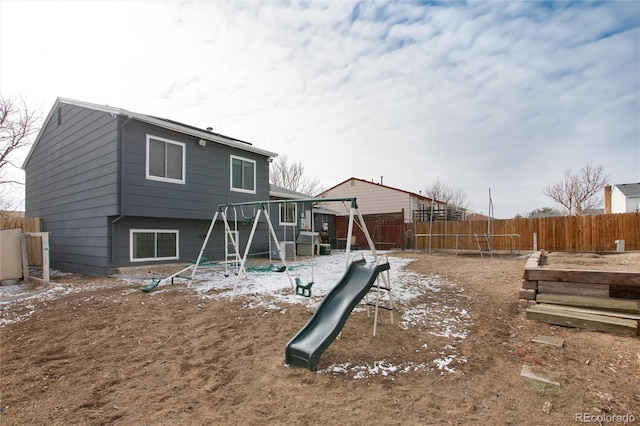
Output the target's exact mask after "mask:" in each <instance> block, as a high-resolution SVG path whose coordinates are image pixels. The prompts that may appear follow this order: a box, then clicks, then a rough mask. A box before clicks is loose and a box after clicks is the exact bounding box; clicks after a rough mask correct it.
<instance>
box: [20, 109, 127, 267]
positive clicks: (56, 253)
mask: <svg viewBox="0 0 640 426" xmlns="http://www.w3.org/2000/svg"><path fill="white" fill-rule="evenodd" d="M59 107H60V108H61V117H62V121H61V124H60V125H58V120H57V116H56V114H54V115H53V119H51V120H50V121H49V122H48V123H46V128H45V129H44V130H43V131H42V133H41V136H40V140H39V141H38V145H37V146H36V148H35V149H34V151H33V152H32V153H31V156H30V158H29V161H28V163H27V164H26V165H25V175H26V194H25V207H26V214H27V216H32V217H40V218H41V219H42V229H43V231H46V232H49V233H50V246H51V250H50V260H51V267H52V268H57V269H61V270H72V271H78V272H87V273H95V274H98V275H103V274H104V273H105V271H107V270H108V263H107V262H108V256H107V254H108V229H109V228H108V226H107V220H106V217H107V216H109V215H113V214H116V212H117V209H118V185H117V183H118V173H117V170H118V163H117V158H118V157H117V128H118V120H117V118H115V117H112V116H111V115H109V114H106V113H103V112H99V111H94V110H89V109H85V108H80V107H76V106H73V105H67V104H62V103H61V104H59Z"/></svg>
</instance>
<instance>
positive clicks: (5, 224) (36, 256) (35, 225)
mask: <svg viewBox="0 0 640 426" xmlns="http://www.w3.org/2000/svg"><path fill="white" fill-rule="evenodd" d="M15 228H22V232H40V218H37V217H0V230H1V229H15ZM27 257H28V259H29V265H34V266H42V241H41V240H40V238H34V237H27Z"/></svg>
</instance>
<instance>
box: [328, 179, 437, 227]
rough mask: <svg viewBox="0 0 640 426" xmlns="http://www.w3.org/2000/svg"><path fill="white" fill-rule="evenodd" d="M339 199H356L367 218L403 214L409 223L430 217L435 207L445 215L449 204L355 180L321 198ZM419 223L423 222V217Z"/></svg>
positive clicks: (335, 208) (333, 206) (338, 207)
mask: <svg viewBox="0 0 640 426" xmlns="http://www.w3.org/2000/svg"><path fill="white" fill-rule="evenodd" d="M338 197H356V198H357V200H358V207H359V209H360V211H361V212H362V213H363V214H366V215H371V214H387V213H399V212H403V217H404V222H405V223H411V222H413V221H414V220H415V218H414V215H416V214H417V215H418V216H420V215H421V214H422V215H427V214H428V213H429V212H430V211H431V209H432V207H433V209H435V211H443V210H444V209H445V208H446V204H445V203H443V202H441V201H437V200H432V199H431V198H429V197H426V196H424V195H422V194H416V193H415V192H409V191H405V190H403V189H398V188H393V187H391V186H387V185H384V184H382V182H381V183H375V182H369V181H366V180H363V179H358V178H355V177H351V178H349V179H347V180H345V181H343V182H340V183H339V184H337V185H335V186H333V187H331V188H329V189H327V190H325V191H324V192H322V193H321V194H319V195H318V198H338ZM324 204H326V205H327V206H328V207H329V208H331V209H333V210H336V211H339V212H340V211H344V208H342V207H341V206H340V205H338V204H336V203H324ZM418 221H421V220H420V217H418Z"/></svg>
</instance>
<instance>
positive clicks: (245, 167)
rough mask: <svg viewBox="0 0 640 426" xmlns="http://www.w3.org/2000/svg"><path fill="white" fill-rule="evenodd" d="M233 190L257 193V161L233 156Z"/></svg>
mask: <svg viewBox="0 0 640 426" xmlns="http://www.w3.org/2000/svg"><path fill="white" fill-rule="evenodd" d="M231 190H232V191H238V192H248V193H250V194H255V193H256V162H255V161H253V160H249V159H247V158H242V157H236V156H235V155H232V156H231Z"/></svg>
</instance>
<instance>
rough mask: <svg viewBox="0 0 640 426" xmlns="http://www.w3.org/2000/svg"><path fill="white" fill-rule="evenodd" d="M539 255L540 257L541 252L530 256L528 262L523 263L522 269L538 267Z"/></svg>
mask: <svg viewBox="0 0 640 426" xmlns="http://www.w3.org/2000/svg"><path fill="white" fill-rule="evenodd" d="M540 255H541V252H540V251H536V252H534V253H533V254H532V255H531V256H529V260H527V263H525V265H524V268H525V269H535V268H537V267H538V265H539V264H540Z"/></svg>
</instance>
